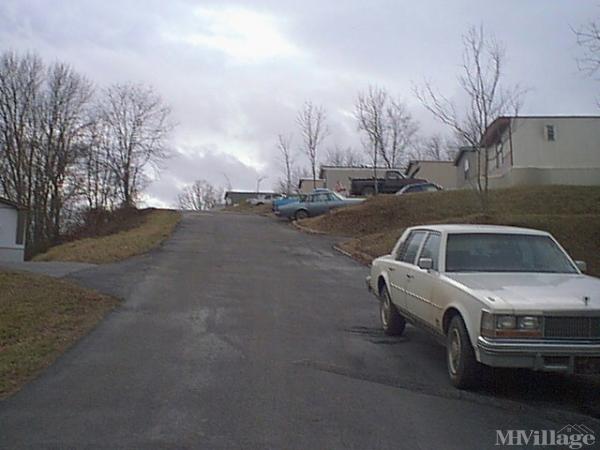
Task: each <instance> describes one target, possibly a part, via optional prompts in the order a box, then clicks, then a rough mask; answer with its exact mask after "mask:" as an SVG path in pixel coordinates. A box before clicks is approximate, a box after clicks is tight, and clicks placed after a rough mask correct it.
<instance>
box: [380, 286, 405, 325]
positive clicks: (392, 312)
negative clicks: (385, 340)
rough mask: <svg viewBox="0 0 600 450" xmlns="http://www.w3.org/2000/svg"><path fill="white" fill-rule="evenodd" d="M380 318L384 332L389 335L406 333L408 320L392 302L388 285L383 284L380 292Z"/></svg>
mask: <svg viewBox="0 0 600 450" xmlns="http://www.w3.org/2000/svg"><path fill="white" fill-rule="evenodd" d="M379 320H381V328H383V332H384V333H385V334H387V335H388V336H400V335H402V333H404V329H405V328H406V320H405V319H404V317H402V316H401V315H400V313H399V312H398V310H397V309H396V307H395V306H394V304H393V303H392V299H391V297H390V293H389V291H388V289H387V286H383V287H382V288H381V292H380V293H379Z"/></svg>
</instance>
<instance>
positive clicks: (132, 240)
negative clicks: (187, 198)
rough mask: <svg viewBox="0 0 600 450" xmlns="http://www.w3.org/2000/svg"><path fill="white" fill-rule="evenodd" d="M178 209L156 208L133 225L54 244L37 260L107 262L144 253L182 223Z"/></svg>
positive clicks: (36, 259)
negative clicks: (103, 234)
mask: <svg viewBox="0 0 600 450" xmlns="http://www.w3.org/2000/svg"><path fill="white" fill-rule="evenodd" d="M180 219H181V214H180V213H179V212H177V211H172V210H163V209H153V210H149V211H148V213H147V214H144V216H143V220H142V221H141V223H140V224H138V226H135V227H134V228H131V229H127V230H124V231H120V232H118V233H114V234H109V235H106V236H100V237H90V238H84V239H78V240H75V241H72V242H68V243H66V244H61V245H57V246H56V247H52V248H51V249H49V250H48V251H47V252H46V253H42V254H40V255H37V256H35V257H34V258H33V260H34V261H74V262H86V263H95V264H104V263H110V262H115V261H121V260H123V259H127V258H130V257H132V256H135V255H139V254H142V253H145V252H147V251H149V250H151V249H153V248H155V247H157V246H158V245H160V244H161V243H162V242H163V241H164V240H165V239H167V238H168V237H169V236H170V235H171V233H172V232H173V230H174V229H175V226H176V225H177V224H178V223H179V220H180Z"/></svg>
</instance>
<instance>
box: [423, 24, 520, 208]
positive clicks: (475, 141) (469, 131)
mask: <svg viewBox="0 0 600 450" xmlns="http://www.w3.org/2000/svg"><path fill="white" fill-rule="evenodd" d="M505 58H506V51H505V48H504V46H503V45H502V44H500V43H499V42H498V41H496V39H495V38H494V37H493V36H491V37H487V36H486V34H485V31H484V28H483V26H480V27H479V28H477V27H471V28H470V29H469V30H468V32H467V33H466V34H465V35H464V36H463V64H462V74H461V75H460V76H459V77H458V81H459V85H460V87H461V88H462V91H463V93H464V94H465V96H466V98H467V104H468V106H467V107H466V109H465V110H463V111H460V108H459V107H458V106H457V105H456V103H455V102H454V101H452V100H450V99H449V98H448V97H446V96H444V95H443V94H441V93H439V92H437V91H435V90H434V88H433V87H432V85H431V83H429V82H426V83H425V84H424V86H423V87H420V88H419V87H415V89H414V91H415V95H416V96H417V98H418V99H419V100H420V101H421V103H422V104H423V106H424V107H425V108H426V109H427V110H429V111H430V112H431V113H432V114H433V115H434V117H436V118H437V119H438V120H439V121H440V122H442V123H444V124H445V125H448V126H449V127H450V128H451V129H452V130H453V132H454V133H455V134H456V136H457V138H458V139H459V140H460V141H463V142H466V143H468V145H469V146H471V147H473V148H474V149H475V150H476V151H477V155H478V156H477V157H478V164H477V166H478V171H479V174H478V177H477V187H478V190H479V192H482V193H483V197H482V199H483V202H484V206H485V205H486V202H485V201H486V199H487V191H488V185H489V183H488V181H489V180H488V165H489V155H488V154H487V149H481V148H480V142H481V139H482V137H483V135H484V133H485V130H486V129H487V127H488V126H489V125H490V123H491V122H492V121H493V120H495V119H496V118H497V117H499V116H503V115H515V116H516V115H518V113H519V109H520V106H521V103H522V100H523V97H524V94H525V90H524V89H522V88H521V87H520V86H519V85H515V86H510V87H506V86H504V85H503V83H502V75H503V69H504V62H505Z"/></svg>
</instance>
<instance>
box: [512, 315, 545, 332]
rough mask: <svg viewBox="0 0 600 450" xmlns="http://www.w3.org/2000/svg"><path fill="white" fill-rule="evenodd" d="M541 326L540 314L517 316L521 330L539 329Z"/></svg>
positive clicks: (518, 326)
mask: <svg viewBox="0 0 600 450" xmlns="http://www.w3.org/2000/svg"><path fill="white" fill-rule="evenodd" d="M541 327H542V321H541V320H540V318H539V317H538V316H519V317H517V328H518V329H519V330H539V329H540V328H541Z"/></svg>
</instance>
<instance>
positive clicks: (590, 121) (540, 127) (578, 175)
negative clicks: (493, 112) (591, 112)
mask: <svg viewBox="0 0 600 450" xmlns="http://www.w3.org/2000/svg"><path fill="white" fill-rule="evenodd" d="M480 147H481V152H482V154H487V163H488V173H489V183H490V187H491V188H497V187H510V186H518V185H532V184H537V185H540V184H571V185H600V116H520V117H499V118H498V119H496V120H495V121H494V122H493V123H492V124H491V125H490V126H489V127H488V129H487V130H486V132H485V135H484V136H483V139H482V141H481V143H480ZM463 156H465V154H463ZM482 161H485V159H482ZM463 164H465V163H464V162H463ZM457 166H460V164H457Z"/></svg>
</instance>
